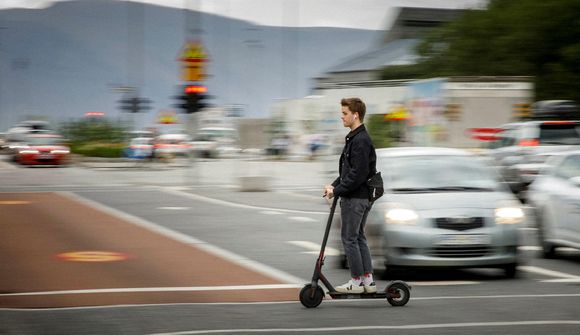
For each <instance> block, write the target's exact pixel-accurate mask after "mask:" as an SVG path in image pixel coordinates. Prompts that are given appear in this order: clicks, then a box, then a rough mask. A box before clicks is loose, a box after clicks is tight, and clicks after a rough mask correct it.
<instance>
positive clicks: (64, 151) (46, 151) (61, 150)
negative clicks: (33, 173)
mask: <svg viewBox="0 0 580 335" xmlns="http://www.w3.org/2000/svg"><path fill="white" fill-rule="evenodd" d="M13 160H14V161H15V162H17V163H20V164H23V165H64V164H68V163H69V161H70V149H69V147H68V146H67V145H66V142H65V140H64V139H63V137H62V136H60V135H55V134H32V135H28V136H27V137H26V144H23V145H21V146H19V147H18V148H17V149H15V152H14V153H13Z"/></svg>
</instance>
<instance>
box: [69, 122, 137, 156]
mask: <svg viewBox="0 0 580 335" xmlns="http://www.w3.org/2000/svg"><path fill="white" fill-rule="evenodd" d="M60 133H61V134H63V136H64V137H65V138H67V140H68V141H69V143H70V147H71V150H72V152H73V153H77V154H81V155H85V156H97V157H120V156H121V155H122V151H123V148H124V147H125V143H126V140H127V135H126V134H127V128H126V127H125V126H123V125H119V124H117V123H113V122H111V121H109V120H108V119H101V118H88V119H81V120H76V121H70V122H66V123H64V124H63V125H62V126H61V129H60Z"/></svg>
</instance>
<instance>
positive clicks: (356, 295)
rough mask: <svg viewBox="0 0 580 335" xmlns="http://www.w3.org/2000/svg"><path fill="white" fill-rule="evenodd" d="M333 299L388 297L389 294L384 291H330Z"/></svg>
mask: <svg viewBox="0 0 580 335" xmlns="http://www.w3.org/2000/svg"><path fill="white" fill-rule="evenodd" d="M328 295H330V296H331V297H332V299H386V298H387V296H388V295H389V294H388V293H387V292H384V291H377V292H375V293H342V292H336V291H333V292H328Z"/></svg>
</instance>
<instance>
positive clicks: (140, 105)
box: [119, 97, 151, 113]
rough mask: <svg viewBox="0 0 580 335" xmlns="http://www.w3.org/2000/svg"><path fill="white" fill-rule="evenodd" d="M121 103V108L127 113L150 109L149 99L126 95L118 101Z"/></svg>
mask: <svg viewBox="0 0 580 335" xmlns="http://www.w3.org/2000/svg"><path fill="white" fill-rule="evenodd" d="M119 102H120V103H121V110H123V111H125V112H127V113H140V112H143V111H146V110H149V109H151V107H150V106H149V104H150V103H151V100H149V99H146V98H139V97H126V98H123V99H121V100H120V101H119Z"/></svg>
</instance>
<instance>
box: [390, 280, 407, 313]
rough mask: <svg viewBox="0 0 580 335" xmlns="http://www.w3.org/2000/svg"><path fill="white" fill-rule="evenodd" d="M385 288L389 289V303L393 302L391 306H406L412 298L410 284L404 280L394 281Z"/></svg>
mask: <svg viewBox="0 0 580 335" xmlns="http://www.w3.org/2000/svg"><path fill="white" fill-rule="evenodd" d="M385 290H386V291H387V301H388V302H389V304H391V306H395V307H400V306H405V305H406V304H407V303H408V302H409V299H410V298H411V291H410V290H409V286H407V285H405V284H404V283H402V282H394V283H392V284H390V285H389V286H388V287H387V288H386V289H385Z"/></svg>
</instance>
